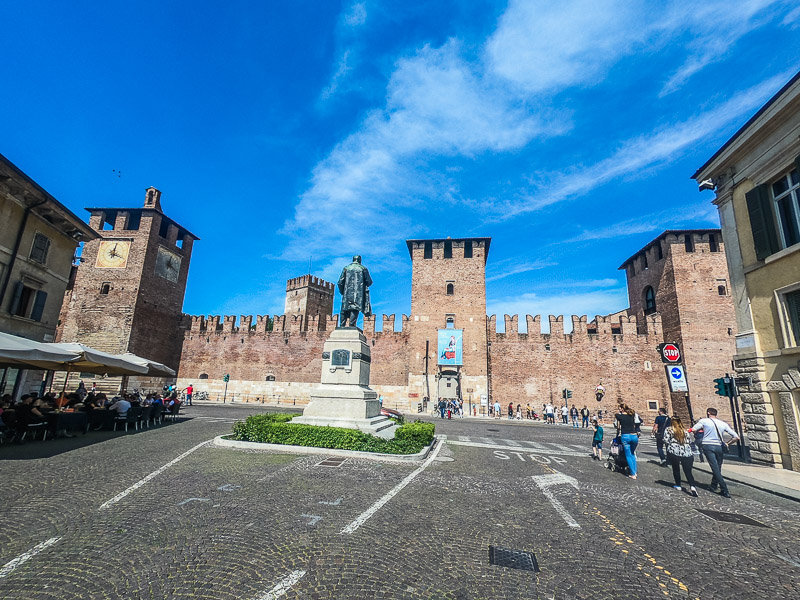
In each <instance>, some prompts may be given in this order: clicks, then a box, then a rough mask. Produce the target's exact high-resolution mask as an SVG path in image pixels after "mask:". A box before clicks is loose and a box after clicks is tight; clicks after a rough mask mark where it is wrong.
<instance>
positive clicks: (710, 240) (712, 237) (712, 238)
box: [708, 233, 719, 252]
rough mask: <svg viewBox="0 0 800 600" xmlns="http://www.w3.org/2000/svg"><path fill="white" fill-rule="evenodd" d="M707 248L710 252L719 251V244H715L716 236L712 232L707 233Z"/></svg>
mask: <svg viewBox="0 0 800 600" xmlns="http://www.w3.org/2000/svg"><path fill="white" fill-rule="evenodd" d="M708 249H709V250H710V251H711V252H719V244H717V236H715V235H714V234H713V233H709V234H708Z"/></svg>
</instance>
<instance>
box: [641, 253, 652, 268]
mask: <svg viewBox="0 0 800 600" xmlns="http://www.w3.org/2000/svg"><path fill="white" fill-rule="evenodd" d="M642 267H643V268H645V269H649V268H650V267H649V266H647V252H643V253H642Z"/></svg>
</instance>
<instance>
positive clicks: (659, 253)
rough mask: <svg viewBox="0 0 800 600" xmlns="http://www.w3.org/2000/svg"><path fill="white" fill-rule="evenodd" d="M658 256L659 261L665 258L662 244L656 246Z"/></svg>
mask: <svg viewBox="0 0 800 600" xmlns="http://www.w3.org/2000/svg"><path fill="white" fill-rule="evenodd" d="M656 256H658V260H661V259H662V258H664V249H663V248H662V247H661V242H659V243H658V245H657V246H656Z"/></svg>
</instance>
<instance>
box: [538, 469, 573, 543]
mask: <svg viewBox="0 0 800 600" xmlns="http://www.w3.org/2000/svg"><path fill="white" fill-rule="evenodd" d="M533 480H534V481H535V482H536V485H538V486H539V488H540V489H541V490H542V494H544V497H545V498H547V499H548V500H549V501H550V504H552V505H553V508H555V509H556V512H557V513H558V514H559V515H561V518H562V519H564V521H565V522H566V524H567V525H569V526H570V527H574V528H576V529H580V528H581V526H580V525H579V524H578V522H577V521H576V520H575V519H573V518H572V515H570V514H569V513H568V512H567V509H566V508H564V505H563V504H561V502H559V501H558V498H556V497H555V495H554V494H553V492H552V491H550V487H551V486H554V485H559V484H562V483H566V484H569V485H571V486H573V487H574V488H575V489H576V490H577V489H578V480H577V479H575V478H574V477H570V476H569V475H564V474H563V473H559V472H558V471H554V472H553V473H552V474H548V475H534V476H533Z"/></svg>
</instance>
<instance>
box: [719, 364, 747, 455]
mask: <svg viewBox="0 0 800 600" xmlns="http://www.w3.org/2000/svg"><path fill="white" fill-rule="evenodd" d="M725 383H726V384H727V386H728V399H729V400H730V402H731V418H732V419H733V429H734V431H736V435H738V436H739V439H738V441H737V442H736V444H737V446H738V447H739V458H740V459H741V460H742V461H744V432H743V431H742V419H741V415H740V414H739V403H738V402H737V401H736V392H737V389H736V383H735V382H734V379H733V377H731V375H730V373H725ZM720 441H722V440H720Z"/></svg>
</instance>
